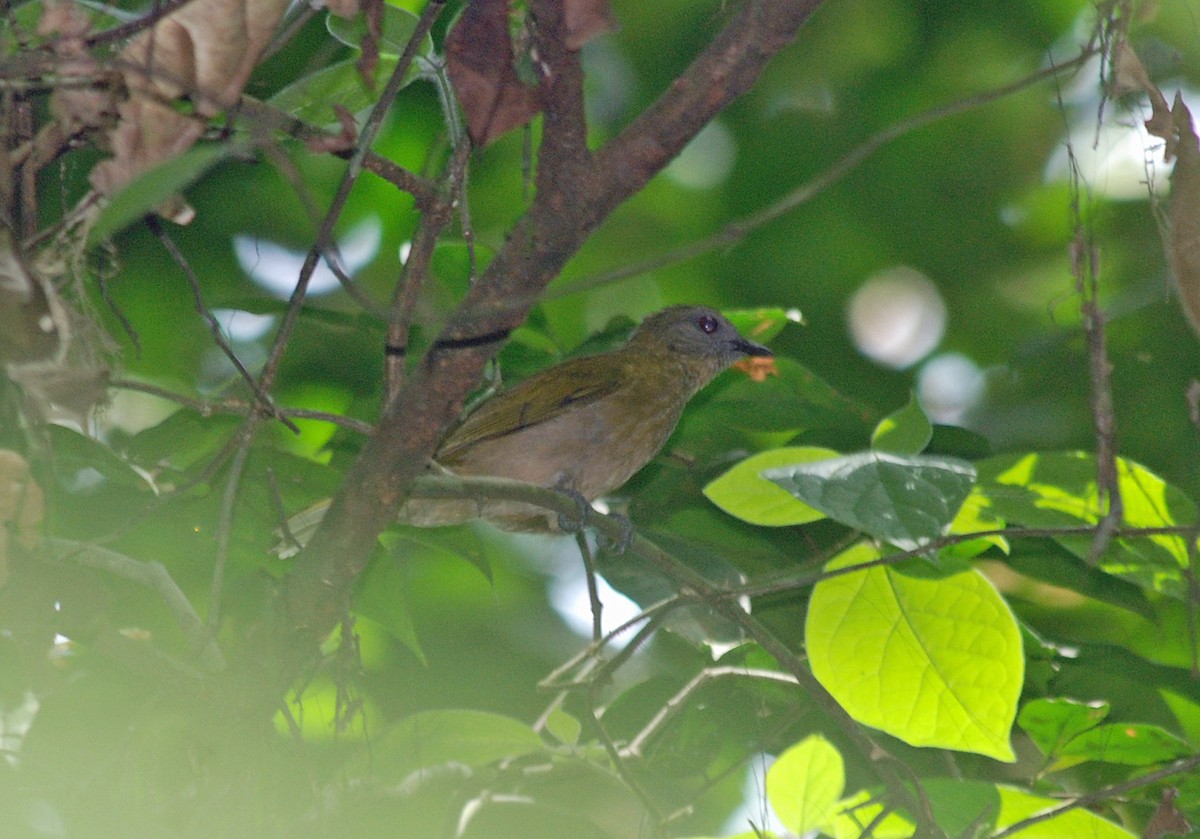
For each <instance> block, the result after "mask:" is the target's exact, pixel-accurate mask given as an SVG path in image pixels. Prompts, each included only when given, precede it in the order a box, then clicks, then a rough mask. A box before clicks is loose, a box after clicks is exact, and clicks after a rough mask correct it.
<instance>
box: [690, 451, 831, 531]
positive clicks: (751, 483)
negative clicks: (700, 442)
mask: <svg viewBox="0 0 1200 839" xmlns="http://www.w3.org/2000/svg"><path fill="white" fill-rule="evenodd" d="M837 456H838V453H837V452H835V451H833V450H832V449H823V448H818V447H815V446H790V447H785V448H781V449H772V450H771V451H766V452H760V453H758V454H756V455H752V456H750V457H748V458H746V459H745V460H743V461H742V462H741V463H739V464H738V465H737V466H734V467H733V468H732V469H730V470H729V471H728V472H726V473H725V474H724V475H722V476H721V477H719V478H717V479H716V480H715V481H712V482H711V483H709V484H708V486H706V487H705V488H704V494H705V495H706V496H708V500H709V501H711V502H712V503H714V504H716V505H717V506H718V507H720V508H721V509H722V510H724V511H725V512H727V513H729V514H730V515H731V516H736V517H737V518H739V519H741V520H742V521H746V522H749V523H750V524H757V525H762V526H765V527H781V526H784V525H791V524H808V523H809V522H811V521H816V520H818V519H823V518H825V514H824V513H822V512H821V511H819V510H814V509H813V508H812V507H810V506H808V505H807V504H805V503H803V502H801V501H799V500H797V499H796V498H795V497H794V496H793V495H792V494H791V493H790V492H788V491H787V490H785V489H783V488H782V487H780V486H778V485H777V484H776V483H775V482H773V481H770V480H767V479H766V478H764V477H762V473H763V471H764V470H766V469H772V468H780V467H788V466H792V465H795V464H799V463H808V462H811V461H815V460H827V459H829V458H834V457H837Z"/></svg>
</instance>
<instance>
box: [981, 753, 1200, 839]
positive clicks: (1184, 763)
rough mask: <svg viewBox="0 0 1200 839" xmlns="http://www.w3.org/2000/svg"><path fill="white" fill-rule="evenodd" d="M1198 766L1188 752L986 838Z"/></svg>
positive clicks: (1007, 833) (994, 838) (1010, 833)
mask: <svg viewBox="0 0 1200 839" xmlns="http://www.w3.org/2000/svg"><path fill="white" fill-rule="evenodd" d="M1197 767H1200V755H1192V756H1191V757H1186V758H1183V759H1182V760H1177V761H1175V762H1174V763H1171V764H1169V765H1167V766H1164V767H1163V768H1162V769H1158V770H1155V771H1154V772H1148V773H1146V774H1145V775H1139V776H1138V777H1136V778H1131V779H1130V780H1128V781H1122V782H1121V783H1119V784H1112V785H1110V786H1107V787H1101V788H1100V789H1097V790H1093V791H1092V792H1089V793H1087V794H1086V795H1081V796H1079V797H1078V798H1075V799H1073V800H1071V801H1068V802H1067V803H1066V804H1063V805H1061V806H1058V807H1054V808H1052V809H1049V810H1043V811H1042V812H1040V813H1037V814H1036V815H1033V816H1030V817H1029V818H1026V819H1022V820H1021V821H1019V822H1014V823H1012V824H1010V825H1008V826H1007V827H1005V828H1004V829H1003V830H1001V831H999V832H997V833H993V834H992V835H991V837H990V839H1003V837H1005V836H1015V835H1016V834H1018V833H1020V832H1022V831H1024V830H1027V829H1029V828H1030V827H1033V826H1034V825H1035V824H1041V823H1042V822H1046V821H1049V820H1050V819H1054V818H1058V817H1059V816H1061V815H1062V814H1064V813H1069V812H1070V811H1072V810H1077V809H1079V808H1080V807H1090V806H1092V805H1093V804H1101V803H1103V802H1105V801H1109V800H1111V799H1113V798H1116V797H1117V796H1120V795H1123V794H1125V793H1127V792H1129V791H1130V790H1135V789H1139V788H1141V787H1147V786H1150V785H1151V784H1156V783H1158V782H1159V781H1161V780H1163V779H1164V778H1169V777H1171V776H1172V775H1182V774H1183V773H1185V772H1191V771H1192V770H1193V769H1196V768H1197Z"/></svg>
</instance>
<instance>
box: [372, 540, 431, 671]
mask: <svg viewBox="0 0 1200 839" xmlns="http://www.w3.org/2000/svg"><path fill="white" fill-rule="evenodd" d="M354 611H356V612H357V613H359V614H360V615H363V616H364V617H366V618H369V619H370V620H373V621H375V622H376V623H377V624H379V625H380V626H382V627H383V628H384V629H386V630H387V631H388V633H389V634H390V635H391V636H392V637H393V638H395V639H396V640H397V641H399V642H400V643H402V644H403V645H404V646H406V647H408V649H409V650H411V651H412V653H413V655H415V656H416V657H417V658H419V659H420V660H421V663H422V664H426V663H427V662H426V659H425V653H424V652H423V651H422V650H421V643H420V640H419V639H418V638H417V629H416V627H415V626H414V625H413V619H412V609H410V608H409V605H408V576H407V575H406V574H404V573H403V572H402V571H401V569H400V563H399V561H397V559H396V558H395V557H393V556H385V557H381V558H379V559H377V560H376V561H375V562H372V563H371V566H370V567H369V568H368V569H367V573H366V574H364V575H363V577H362V579H361V580H359V583H358V587H357V588H356V589H355V591H354Z"/></svg>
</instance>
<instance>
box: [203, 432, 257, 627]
mask: <svg viewBox="0 0 1200 839" xmlns="http://www.w3.org/2000/svg"><path fill="white" fill-rule="evenodd" d="M250 432H251V426H249V425H244V426H242V432H241V433H240V434H239V435H238V447H237V451H235V452H234V454H233V459H232V460H231V461H230V463H229V475H228V476H227V477H226V478H225V492H224V493H223V494H222V495H221V512H220V516H219V517H218V519H217V533H216V536H217V553H216V556H215V557H214V559H213V577H212V586H211V588H210V590H209V596H208V602H209V605H208V620H207V625H208V629H209V631H210V632H212V633H214V634H215V633H216V630H217V626H218V624H219V623H220V620H221V598H222V595H223V594H224V592H225V566H226V565H227V564H228V561H229V537H230V534H231V533H232V532H233V512H234V505H235V504H236V503H237V497H238V490H239V489H240V488H241V484H242V476H243V475H244V474H245V473H246V461H247V459H248V458H249V456H250V444H251V442H252V441H253V435H252V433H250Z"/></svg>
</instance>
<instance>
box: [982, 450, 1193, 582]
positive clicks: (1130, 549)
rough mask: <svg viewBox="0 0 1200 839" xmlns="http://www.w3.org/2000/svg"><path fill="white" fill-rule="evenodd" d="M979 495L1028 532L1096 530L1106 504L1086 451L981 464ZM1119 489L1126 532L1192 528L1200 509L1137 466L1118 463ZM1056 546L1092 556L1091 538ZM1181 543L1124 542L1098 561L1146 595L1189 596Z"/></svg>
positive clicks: (1164, 537) (1169, 538)
mask: <svg viewBox="0 0 1200 839" xmlns="http://www.w3.org/2000/svg"><path fill="white" fill-rule="evenodd" d="M978 469H979V476H980V484H979V485H980V488H981V489H982V490H983V491H984V492H985V493H986V494H987V496H988V497H989V498H990V500H991V503H992V507H993V510H994V511H995V513H996V514H997V515H999V516H1002V517H1003V518H1005V519H1007V520H1008V521H1010V522H1018V523H1020V524H1023V525H1027V526H1029V527H1078V526H1080V525H1092V524H1095V523H1097V522H1098V521H1099V520H1100V519H1101V518H1102V517H1103V515H1104V511H1105V509H1106V505H1105V504H1104V503H1103V502H1102V501H1101V498H1100V493H1099V490H1098V489H1097V485H1096V459H1095V457H1094V456H1093V455H1091V454H1087V453H1084V452H1055V453H1047V454H1023V455H1004V456H1000V457H994V458H989V459H988V460H985V461H981V462H980V463H979V464H978ZM1117 473H1118V486H1119V488H1120V491H1121V500H1122V503H1123V505H1124V510H1125V515H1124V524H1125V526H1127V527H1171V526H1178V525H1191V524H1194V523H1195V522H1196V520H1197V512H1196V505H1195V504H1194V503H1193V502H1192V500H1191V499H1190V498H1188V497H1187V496H1186V495H1185V494H1184V493H1183V492H1181V491H1180V490H1178V489H1176V488H1175V487H1172V486H1170V485H1169V484H1167V483H1166V482H1165V481H1164V480H1163V479H1162V478H1160V477H1158V476H1157V475H1155V474H1154V473H1152V472H1150V471H1149V470H1148V469H1146V468H1145V467H1143V466H1140V465H1139V464H1137V463H1134V462H1133V461H1131V460H1125V459H1124V458H1120V459H1118V461H1117ZM1055 541H1057V542H1059V543H1060V544H1061V545H1062V546H1063V547H1065V548H1066V549H1067V550H1069V551H1071V552H1072V553H1074V554H1075V555H1076V556H1078V557H1080V558H1084V559H1087V558H1089V557H1090V554H1091V546H1092V538H1091V536H1090V535H1082V536H1080V535H1076V536H1070V535H1064V536H1061V537H1058V538H1057V539H1056V540H1055ZM1188 562H1189V560H1188V544H1187V539H1185V538H1184V537H1182V536H1173V535H1169V534H1160V535H1155V536H1147V537H1142V538H1131V537H1125V538H1119V539H1114V540H1112V542H1111V543H1110V544H1109V546H1108V549H1107V550H1106V551H1105V552H1104V554H1102V555H1101V556H1100V557H1099V560H1098V565H1099V567H1100V568H1101V569H1102V570H1104V571H1105V572H1107V573H1109V574H1113V575H1116V576H1120V577H1125V578H1128V579H1130V580H1132V581H1133V582H1136V583H1137V584H1139V585H1141V586H1143V587H1144V588H1147V589H1150V590H1153V591H1159V592H1163V593H1166V594H1170V595H1172V596H1174V597H1181V598H1182V597H1186V596H1187V588H1186V583H1185V581H1184V578H1183V574H1182V573H1181V569H1183V568H1186V567H1188Z"/></svg>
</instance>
